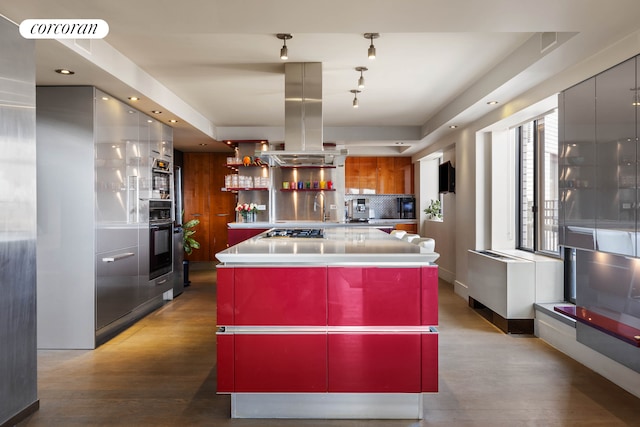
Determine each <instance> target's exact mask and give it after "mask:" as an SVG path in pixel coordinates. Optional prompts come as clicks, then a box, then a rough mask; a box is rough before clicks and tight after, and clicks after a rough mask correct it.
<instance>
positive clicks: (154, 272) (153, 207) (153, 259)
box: [149, 200, 173, 280]
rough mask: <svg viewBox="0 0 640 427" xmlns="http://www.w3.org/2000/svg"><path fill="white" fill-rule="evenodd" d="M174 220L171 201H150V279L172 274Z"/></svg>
mask: <svg viewBox="0 0 640 427" xmlns="http://www.w3.org/2000/svg"><path fill="white" fill-rule="evenodd" d="M172 267H173V220H172V218H171V202H170V201H169V200H166V201H165V200H150V201H149V279H150V280H151V279H155V278H156V277H159V276H162V275H163V274H166V273H169V272H171V269H172Z"/></svg>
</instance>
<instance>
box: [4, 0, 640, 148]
mask: <svg viewBox="0 0 640 427" xmlns="http://www.w3.org/2000/svg"><path fill="white" fill-rule="evenodd" d="M0 14H2V15H4V16H6V17H8V18H9V19H11V20H13V21H14V22H16V23H20V22H21V21H22V20H24V19H28V18H94V19H103V20H105V21H106V22H107V23H108V24H109V27H110V31H109V35H108V36H107V37H106V38H105V39H104V41H92V42H88V41H79V42H78V43H76V44H73V43H71V44H69V43H67V44H63V43H60V42H58V41H52V40H50V41H37V44H36V46H37V83H38V84H39V85H58V84H65V85H69V84H73V85H75V84H90V85H95V86H97V87H99V88H101V89H102V90H104V91H106V92H109V93H111V94H112V95H114V96H116V97H118V98H120V99H122V100H126V98H127V97H128V96H131V95H134V94H135V95H139V96H141V97H142V98H143V100H142V101H140V102H138V103H137V104H135V106H136V107H137V108H139V109H141V110H143V111H146V112H148V111H150V110H152V109H160V110H162V111H163V113H162V115H160V116H157V117H158V118H160V119H161V120H163V121H165V122H166V121H168V120H169V119H170V118H177V119H179V120H180V123H179V124H178V125H175V129H176V131H175V136H176V137H175V145H176V147H177V148H180V149H183V150H185V151H199V150H207V151H219V150H221V149H224V148H223V144H220V143H217V142H215V140H214V138H215V139H217V140H220V141H221V140H224V139H263V138H264V139H270V140H272V141H278V140H279V139H281V138H283V135H284V132H283V131H282V127H283V125H284V66H283V61H281V60H280V59H279V50H280V47H281V46H282V41H281V40H278V39H277V38H276V36H275V35H276V33H292V34H293V39H291V40H289V41H288V42H287V45H288V47H289V61H291V62H322V63H323V111H324V113H323V114H324V126H325V140H331V141H335V142H337V143H338V144H344V145H345V146H346V147H347V148H349V149H350V150H351V151H354V152H357V151H358V150H360V151H361V152H363V153H364V152H369V153H371V154H390V155H394V154H395V155H397V154H403V155H408V154H414V153H416V152H417V151H418V150H420V149H421V148H423V147H424V146H426V145H427V144H429V143H430V142H433V139H434V138H435V137H436V136H437V135H440V134H442V132H445V131H446V129H448V126H449V125H450V124H456V125H459V126H464V124H465V123H468V122H470V121H473V120H475V119H477V118H478V117H481V116H482V115H484V114H487V113H488V112H489V111H490V109H491V108H499V107H491V106H488V105H487V104H486V102H487V101H489V100H492V99H493V97H497V98H496V100H498V101H500V102H501V104H502V105H504V104H505V103H507V102H509V101H510V100H512V99H514V98H516V97H517V96H518V95H519V94H521V93H524V92H525V91H527V90H529V89H531V88H532V87H534V86H535V85H537V84H539V83H540V82H542V81H544V80H545V79H547V78H549V77H550V76H552V75H553V74H554V73H557V72H559V71H561V70H562V69H565V68H567V67H569V66H572V65H574V64H576V63H578V62H579V61H581V60H584V59H586V58H588V57H589V56H590V55H593V54H594V53H595V52H597V50H598V49H602V48H603V47H604V46H606V45H607V44H610V43H612V42H614V41H616V40H618V39H620V38H621V37H623V36H625V35H627V34H630V33H632V32H633V31H636V30H637V29H638V28H640V24H639V23H638V22H640V20H639V19H637V18H638V17H640V2H638V1H637V0H608V1H606V2H605V1H600V0H560V1H559V0H538V1H536V2H525V1H514V0H484V1H470V0H438V1H436V0H368V1H362V0H349V1H344V0H323V1H314V2H312V1H307V0H270V1H265V0H237V1H228V0H200V1H198V0H182V1H180V2H170V1H166V0H136V1H130V0H92V1H85V0H55V1H52V0H5V1H3V2H2V3H0ZM365 32H378V33H380V34H381V36H380V38H379V39H376V40H375V41H374V43H375V46H376V49H377V53H378V57H377V58H376V59H375V60H373V61H372V60H369V59H368V58H367V56H366V53H367V48H368V45H369V41H368V40H367V39H365V38H364V37H363V33H365ZM541 32H558V33H559V34H558V40H559V42H558V44H557V45H555V46H554V47H553V48H551V49H549V50H547V51H545V52H541V49H540V47H541V41H540V37H541V35H540V33H541ZM562 49H572V52H574V54H573V55H566V54H564V52H563V51H562ZM554 51H555V54H554ZM118 52H119V53H118ZM575 52H579V54H575ZM120 54H122V55H123V56H122V55H120ZM357 66H366V67H368V68H369V71H367V72H365V74H364V75H365V78H366V83H367V85H366V88H365V89H364V91H363V92H362V93H361V94H359V100H360V108H359V109H354V108H352V106H351V101H352V99H353V95H352V94H351V93H349V90H351V89H355V88H356V83H357V79H358V77H359V73H358V72H356V71H355V67H357ZM62 67H68V68H71V69H73V70H74V71H75V72H76V74H75V75H73V76H70V77H64V76H60V75H58V74H56V73H54V72H53V70H54V69H56V68H62ZM498 98H499V99H498ZM398 142H402V143H403V144H402V145H399V144H397V143H398ZM199 144H207V145H206V146H201V145H199Z"/></svg>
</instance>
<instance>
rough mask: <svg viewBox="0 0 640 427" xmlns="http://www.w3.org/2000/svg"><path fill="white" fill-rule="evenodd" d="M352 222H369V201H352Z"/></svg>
mask: <svg viewBox="0 0 640 427" xmlns="http://www.w3.org/2000/svg"><path fill="white" fill-rule="evenodd" d="M351 221H362V222H364V221H369V199H353V200H351Z"/></svg>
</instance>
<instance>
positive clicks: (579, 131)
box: [559, 58, 639, 256]
mask: <svg viewBox="0 0 640 427" xmlns="http://www.w3.org/2000/svg"><path fill="white" fill-rule="evenodd" d="M637 74H638V72H637V65H636V58H632V59H630V60H628V61H626V62H623V63H622V64H620V65H617V66H615V67H613V68H611V69H609V70H607V71H605V72H603V73H601V74H598V75H597V76H595V77H592V78H591V79H589V80H586V81H584V82H582V83H580V84H578V85H576V86H573V87H571V88H569V89H567V90H566V91H564V92H563V93H562V94H561V95H560V98H559V105H560V114H561V117H560V120H561V124H560V160H559V165H560V180H559V189H560V197H561V205H560V218H559V220H560V239H561V240H560V243H561V244H562V245H563V246H567V247H574V248H579V249H587V250H598V251H601V252H608V253H613V254H619V255H627V256H636V255H637V253H638V252H637V248H636V240H637V239H636V231H637V209H638V181H639V179H638V171H637V162H638V157H637V149H638V133H639V131H638V128H637V124H636V123H637V109H638V105H639V104H638V93H637V91H638V87H637V86H638V81H639V79H638V76H637Z"/></svg>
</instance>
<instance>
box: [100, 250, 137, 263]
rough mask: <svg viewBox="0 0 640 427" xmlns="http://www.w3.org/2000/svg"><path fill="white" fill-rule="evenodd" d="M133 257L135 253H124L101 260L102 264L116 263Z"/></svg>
mask: <svg viewBox="0 0 640 427" xmlns="http://www.w3.org/2000/svg"><path fill="white" fill-rule="evenodd" d="M134 255H135V253H133V252H125V253H122V254H118V255H114V256H111V257H104V258H102V262H116V261H120V260H121V259H125V258H129V257H132V256H134Z"/></svg>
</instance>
